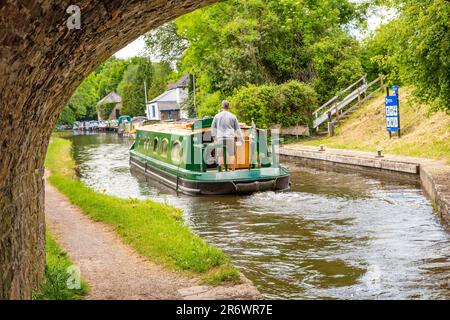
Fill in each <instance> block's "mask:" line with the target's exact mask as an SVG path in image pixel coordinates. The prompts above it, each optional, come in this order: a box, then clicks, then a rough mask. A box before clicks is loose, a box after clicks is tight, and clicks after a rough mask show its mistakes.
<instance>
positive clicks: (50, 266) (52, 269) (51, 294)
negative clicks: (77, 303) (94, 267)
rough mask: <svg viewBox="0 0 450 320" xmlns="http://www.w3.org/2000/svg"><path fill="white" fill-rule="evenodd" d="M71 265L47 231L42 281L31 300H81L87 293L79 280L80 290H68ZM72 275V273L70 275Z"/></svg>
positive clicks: (83, 284)
mask: <svg viewBox="0 0 450 320" xmlns="http://www.w3.org/2000/svg"><path fill="white" fill-rule="evenodd" d="M72 265H73V263H72V262H71V261H70V259H69V257H68V256H67V254H66V253H65V252H64V251H62V250H61V248H60V247H59V246H58V244H57V243H56V242H55V240H53V237H52V235H51V234H50V233H49V231H48V230H47V233H46V266H45V274H44V280H43V282H42V285H41V287H40V289H39V290H38V291H37V292H34V293H33V297H32V298H33V300H81V299H83V298H84V296H85V295H86V294H87V292H88V287H87V285H86V283H85V282H84V281H83V280H81V281H80V288H79V289H77V288H75V289H70V288H69V286H68V285H67V283H68V281H69V282H70V283H73V284H77V283H76V281H77V280H76V279H75V282H72V281H71V280H70V279H69V277H71V273H70V269H69V268H70V267H71V266H72ZM72 274H73V273H72Z"/></svg>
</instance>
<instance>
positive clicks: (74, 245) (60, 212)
mask: <svg viewBox="0 0 450 320" xmlns="http://www.w3.org/2000/svg"><path fill="white" fill-rule="evenodd" d="M70 150H71V143H70V141H67V140H64V139H60V138H53V139H52V142H51V144H50V146H49V151H48V155H47V159H46V167H47V168H48V169H49V170H50V171H51V174H50V176H49V177H47V183H46V198H45V201H46V217H47V223H48V225H49V227H50V229H51V231H52V232H53V233H54V234H55V238H56V240H57V242H58V243H60V244H61V246H62V247H63V249H64V250H65V251H66V252H67V254H68V255H69V256H70V257H71V259H72V261H74V263H75V264H76V265H77V266H79V267H80V268H81V276H82V277H83V278H84V279H86V280H87V282H88V285H89V287H90V289H91V290H90V293H89V298H92V299H255V298H258V297H259V292H258V291H257V289H256V288H255V287H254V286H253V285H252V283H251V282H250V281H249V280H248V279H246V278H245V276H243V275H242V274H240V273H239V272H238V271H237V270H236V269H235V268H234V266H232V264H231V263H230V261H229V259H228V258H227V257H226V256H225V255H224V254H223V252H222V251H221V250H220V249H218V248H216V247H214V246H211V245H209V244H207V243H206V242H205V241H204V240H203V239H201V238H200V237H198V236H197V235H195V234H194V233H193V232H192V231H191V230H189V228H188V227H186V226H185V225H184V224H183V223H182V221H181V216H180V213H181V211H180V210H179V209H176V208H174V207H172V206H170V205H167V204H160V203H156V202H153V201H142V200H137V199H122V198H116V197H112V196H108V195H105V194H101V193H96V192H95V191H93V190H92V189H90V188H88V187H86V186H84V185H83V184H82V183H81V182H79V181H78V180H77V179H74V178H73V177H74V171H73V166H74V163H73V159H72V158H71V155H70ZM48 181H50V182H51V184H52V185H50V184H49V183H48ZM56 188H57V189H58V190H56ZM208 284H213V285H208Z"/></svg>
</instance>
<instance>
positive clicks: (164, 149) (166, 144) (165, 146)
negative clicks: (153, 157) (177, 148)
mask: <svg viewBox="0 0 450 320" xmlns="http://www.w3.org/2000/svg"><path fill="white" fill-rule="evenodd" d="M168 147H169V141H168V140H167V139H164V140H163V141H162V145H161V155H162V156H163V157H166V156H167V149H168Z"/></svg>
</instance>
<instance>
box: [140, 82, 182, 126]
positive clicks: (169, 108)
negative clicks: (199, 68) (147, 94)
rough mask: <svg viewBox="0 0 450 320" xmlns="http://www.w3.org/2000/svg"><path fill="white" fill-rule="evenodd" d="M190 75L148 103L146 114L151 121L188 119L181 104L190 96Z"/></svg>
mask: <svg viewBox="0 0 450 320" xmlns="http://www.w3.org/2000/svg"><path fill="white" fill-rule="evenodd" d="M189 81H190V75H189V74H186V75H185V76H184V77H183V78H181V79H180V80H178V81H177V83H175V84H174V85H172V86H171V87H170V88H169V89H168V90H167V91H166V92H164V93H163V94H161V95H160V96H158V97H156V98H155V99H153V100H151V101H150V102H147V108H146V111H145V112H146V114H147V119H149V120H178V119H187V118H188V114H187V111H185V110H181V103H182V102H183V101H184V100H186V99H187V98H188V95H189Z"/></svg>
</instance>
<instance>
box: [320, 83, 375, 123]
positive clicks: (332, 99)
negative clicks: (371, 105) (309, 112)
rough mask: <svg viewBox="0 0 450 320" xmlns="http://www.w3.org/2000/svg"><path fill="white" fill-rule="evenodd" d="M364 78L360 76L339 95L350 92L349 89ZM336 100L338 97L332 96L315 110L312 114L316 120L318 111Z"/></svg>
mask: <svg viewBox="0 0 450 320" xmlns="http://www.w3.org/2000/svg"><path fill="white" fill-rule="evenodd" d="M365 78H366V76H365V75H364V76H362V77H361V78H359V79H358V80H357V81H356V82H354V83H352V84H351V85H349V86H348V87H347V88H345V89H344V90H342V91H340V93H344V92H346V91H348V90H350V89H351V88H353V87H354V86H355V85H356V84H358V83H359V82H361V80H363V81H364V79H365ZM337 98H338V96H337V95H336V96H334V97H333V98H331V100H329V101H327V102H325V103H324V104H323V105H322V106H321V107H320V108H318V109H317V110H315V111H314V112H313V114H314V116H315V117H316V118H317V114H318V113H319V111H320V110H322V109H323V108H325V107H326V106H328V105H330V104H331V103H333V102H334V101H335V100H336V99H337Z"/></svg>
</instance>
